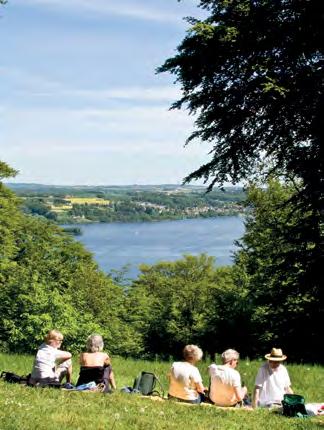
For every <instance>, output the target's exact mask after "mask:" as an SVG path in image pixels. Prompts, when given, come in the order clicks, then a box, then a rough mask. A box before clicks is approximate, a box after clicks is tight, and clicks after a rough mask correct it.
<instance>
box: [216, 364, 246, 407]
mask: <svg viewBox="0 0 324 430" xmlns="http://www.w3.org/2000/svg"><path fill="white" fill-rule="evenodd" d="M208 370H209V375H210V378H211V384H210V391H209V398H210V399H211V401H212V402H213V403H214V404H215V405H217V406H232V405H235V404H236V403H237V402H238V400H237V397H236V393H235V389H234V387H237V388H240V387H241V377H240V374H239V372H238V371H237V370H235V369H232V368H230V367H228V366H225V365H216V364H212V365H210V366H209V368H208Z"/></svg>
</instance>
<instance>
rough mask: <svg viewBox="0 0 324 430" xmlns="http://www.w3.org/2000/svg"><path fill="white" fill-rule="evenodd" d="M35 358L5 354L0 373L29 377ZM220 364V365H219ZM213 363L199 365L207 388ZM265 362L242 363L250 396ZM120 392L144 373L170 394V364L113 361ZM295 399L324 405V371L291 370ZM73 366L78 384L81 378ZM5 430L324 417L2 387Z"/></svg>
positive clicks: (307, 425)
mask: <svg viewBox="0 0 324 430" xmlns="http://www.w3.org/2000/svg"><path fill="white" fill-rule="evenodd" d="M32 361H33V357H32V356H26V355H13V354H10V355H9V354H0V370H1V371H3V370H7V371H9V370H10V371H13V372H16V373H18V374H26V373H29V372H30V369H31V365H32ZM217 361H218V360H217ZM210 362H211V361H210V359H209V358H207V360H205V361H203V362H201V363H200V364H199V368H200V371H201V373H202V376H203V379H204V382H205V384H207V383H208V378H207V366H208V365H209V364H210ZM261 362H262V361H249V360H248V359H247V360H241V362H240V364H239V369H238V370H239V371H240V373H241V375H242V379H243V381H244V382H245V383H246V384H247V386H248V388H249V391H251V390H252V388H253V382H254V377H255V374H256V371H257V369H258V367H259V366H260V364H261ZM113 367H114V371H115V375H116V379H117V385H118V388H121V387H123V386H129V385H132V382H133V379H134V377H135V376H136V375H137V374H138V373H139V372H140V371H142V370H145V371H151V372H155V373H156V374H157V375H158V376H159V378H160V380H161V383H162V385H163V387H164V389H165V390H167V377H166V375H167V372H168V369H169V367H170V362H166V361H164V362H162V361H159V360H155V361H144V360H133V359H124V358H120V357H114V358H113ZM287 367H288V369H289V373H290V376H291V379H292V382H293V388H294V390H295V392H296V393H299V394H303V395H304V396H305V398H306V402H308V403H311V402H321V401H323V400H324V390H323V387H324V368H323V367H321V366H313V365H294V364H289V363H288V364H287ZM78 370H79V369H78V364H77V360H75V362H74V371H73V380H74V382H75V381H76V378H77V375H78ZM0 428H1V430H9V429H10V430H14V429H15V430H20V429H21V430H22V429H23V430H29V429H35V428H37V429H40V430H41V429H48V430H54V429H55V430H56V429H61V428H64V429H87V430H88V429H89V430H91V429H96V430H100V429H103V430H104V429H107V430H126V429H140V430H146V429H147V430H151V429H156V430H162V429H168V430H173V429H175V430H182V429H186V428H195V429H197V430H199V429H201V430H205V429H206V430H223V429H224V430H225V429H226V430H259V429H264V430H267V429H275V428H280V430H292V429H296V430H302V429H305V430H315V429H321V428H323V429H324V417H315V418H307V419H298V418H285V417H283V416H281V415H279V414H278V413H276V412H274V411H269V410H261V409H259V410H256V411H250V410H241V409H230V408H229V409H221V408H216V407H214V406H212V405H204V406H191V405H189V406H188V405H185V404H181V403H174V402H171V401H167V400H164V401H162V400H152V399H151V398H144V397H140V396H138V395H129V394H123V393H120V392H119V390H118V391H117V392H115V393H114V394H112V395H104V394H101V393H89V392H83V393H82V392H68V391H63V390H62V391H61V390H55V389H34V388H29V387H24V386H20V385H15V384H8V383H5V382H3V381H0Z"/></svg>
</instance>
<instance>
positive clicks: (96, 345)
mask: <svg viewBox="0 0 324 430" xmlns="http://www.w3.org/2000/svg"><path fill="white" fill-rule="evenodd" d="M103 347H104V343H103V340H102V336H100V334H92V335H91V336H89V337H88V339H87V352H100V351H102V350H103Z"/></svg>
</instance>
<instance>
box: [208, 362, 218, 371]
mask: <svg viewBox="0 0 324 430" xmlns="http://www.w3.org/2000/svg"><path fill="white" fill-rule="evenodd" d="M217 369H218V365H217V364H216V363H212V364H210V365H209V366H208V370H209V371H212V372H213V371H215V370H217Z"/></svg>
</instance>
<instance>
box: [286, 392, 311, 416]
mask: <svg viewBox="0 0 324 430" xmlns="http://www.w3.org/2000/svg"><path fill="white" fill-rule="evenodd" d="M281 403H282V413H283V415H285V416H286V417H304V416H307V411H306V407H305V399H304V397H303V396H300V395H299V394H284V398H283V400H282V402H281Z"/></svg>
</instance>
